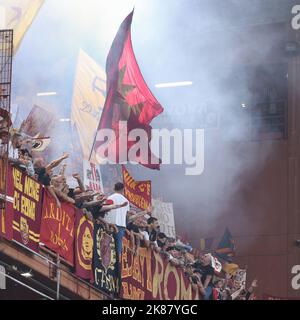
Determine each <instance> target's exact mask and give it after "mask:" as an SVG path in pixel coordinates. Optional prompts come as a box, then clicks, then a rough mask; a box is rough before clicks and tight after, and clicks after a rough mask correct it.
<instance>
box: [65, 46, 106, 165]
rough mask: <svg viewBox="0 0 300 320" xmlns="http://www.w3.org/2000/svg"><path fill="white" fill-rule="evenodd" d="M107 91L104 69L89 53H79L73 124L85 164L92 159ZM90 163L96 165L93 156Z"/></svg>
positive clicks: (72, 115)
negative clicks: (94, 141) (93, 146)
mask: <svg viewBox="0 0 300 320" xmlns="http://www.w3.org/2000/svg"><path fill="white" fill-rule="evenodd" d="M105 87H106V74H105V71H104V69H103V68H102V67H101V66H100V65H99V64H98V63H97V62H96V61H94V60H93V59H92V58H91V57H90V56H89V55H88V54H87V53H86V52H84V51H83V50H80V51H79V56H78V62H77V69H76V75H75V80H74V89H73V100H72V111H71V121H72V125H73V126H75V127H76V129H77V132H78V136H79V142H80V144H81V149H82V153H83V157H84V159H86V160H88V158H89V155H90V151H91V149H92V144H93V140H94V137H95V134H96V130H97V126H98V123H99V120H100V117H101V113H102V109H103V106H104V102H105ZM79 142H77V143H79ZM91 162H93V163H95V164H96V163H97V162H96V159H95V156H94V154H92V157H91Z"/></svg>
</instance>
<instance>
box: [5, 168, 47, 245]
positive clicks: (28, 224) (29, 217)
mask: <svg viewBox="0 0 300 320" xmlns="http://www.w3.org/2000/svg"><path fill="white" fill-rule="evenodd" d="M9 172H10V173H11V175H12V177H11V176H9V177H8V180H9V181H10V182H11V181H12V183H8V187H9V189H11V188H12V189H11V190H9V189H8V194H13V212H11V213H10V212H9V211H10V208H11V206H8V207H7V209H6V211H7V214H8V215H10V216H12V217H13V239H14V240H16V241H18V242H20V243H22V244H24V245H25V246H27V247H28V248H30V249H32V250H34V251H38V248H39V241H40V226H41V212H42V197H43V190H44V189H43V187H42V185H41V184H39V183H38V182H37V181H35V180H34V179H32V178H31V177H29V176H28V175H27V174H26V173H25V172H22V171H21V169H19V168H16V167H14V166H9ZM10 173H9V175H10Z"/></svg>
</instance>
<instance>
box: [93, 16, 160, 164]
mask: <svg viewBox="0 0 300 320" xmlns="http://www.w3.org/2000/svg"><path fill="white" fill-rule="evenodd" d="M132 16H133V11H132V12H131V13H130V14H129V15H128V16H127V17H126V19H125V20H124V21H123V23H122V24H121V26H120V28H119V30H118V33H117V35H116V37H115V39H114V41H113V43H112V46H111V48H110V51H109V54H108V57H107V60H106V75H107V96H106V100H105V105H104V108H103V112H102V116H101V119H100V122H99V126H98V132H99V130H101V129H112V130H113V132H114V134H115V138H114V139H111V140H110V141H109V142H108V143H106V142H105V143H106V145H107V148H106V149H107V153H106V154H104V157H106V158H108V159H109V160H111V161H114V160H116V162H117V163H121V162H122V160H123V159H125V161H127V160H128V150H129V149H130V148H131V147H132V146H133V145H134V144H135V141H134V142H133V141H129V139H128V133H126V132H124V131H125V130H124V126H125V125H124V123H125V124H126V126H127V132H130V131H131V130H133V129H143V130H144V132H145V133H146V138H147V141H146V142H147V146H146V150H147V151H148V154H147V158H145V156H144V153H143V152H140V153H139V152H138V151H137V153H136V159H132V158H131V159H130V160H131V161H135V162H138V163H140V164H142V165H144V166H146V167H148V168H151V169H159V161H157V159H156V161H150V159H151V155H152V154H151V151H150V147H149V142H150V140H151V129H152V128H151V126H150V123H151V121H152V119H153V118H155V117H156V116H157V115H159V114H160V113H161V112H162V111H163V108H162V106H161V105H160V104H159V102H158V101H157V100H156V98H155V97H154V96H153V94H152V93H151V91H150V90H149V88H148V87H147V84H146V83H145V81H144V79H143V76H142V74H141V71H140V69H139V66H138V64H137V61H136V59H135V56H134V52H133V48H132V43H131V31H130V29H131V22H132ZM124 138H125V142H126V141H127V146H126V143H120V141H124V140H123V139H124ZM103 145H104V141H101V140H100V138H99V134H98V135H97V137H96V140H95V144H94V147H95V150H96V153H97V156H98V159H99V162H101V156H102V158H103V155H101V154H100V152H99V150H100V149H99V147H100V146H103ZM110 152H111V153H110ZM110 155H112V157H111V158H112V159H110ZM152 157H153V158H152V159H154V158H155V157H154V156H153V155H152ZM121 159H122V160H121Z"/></svg>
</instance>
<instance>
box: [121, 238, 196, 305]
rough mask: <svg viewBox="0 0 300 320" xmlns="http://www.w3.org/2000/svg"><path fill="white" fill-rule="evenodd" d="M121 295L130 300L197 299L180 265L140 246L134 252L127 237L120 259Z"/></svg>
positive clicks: (124, 239)
mask: <svg viewBox="0 0 300 320" xmlns="http://www.w3.org/2000/svg"><path fill="white" fill-rule="evenodd" d="M121 259H122V260H121V266H122V271H121V272H122V273H121V285H122V286H121V297H122V298H123V299H131V300H199V293H198V292H197V291H194V290H193V289H192V285H191V283H190V281H189V280H188V279H187V278H186V276H185V275H184V272H183V270H182V269H181V268H177V267H174V266H172V265H171V264H170V263H168V262H167V261H166V260H165V259H164V258H163V257H162V256H161V255H160V254H159V253H155V252H153V251H152V250H150V249H146V248H139V249H138V253H137V254H136V255H134V254H133V251H132V246H131V243H130V241H129V239H128V238H127V237H124V238H123V251H122V258H121Z"/></svg>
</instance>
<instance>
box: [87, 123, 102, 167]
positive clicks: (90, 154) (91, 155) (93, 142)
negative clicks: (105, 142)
mask: <svg viewBox="0 0 300 320" xmlns="http://www.w3.org/2000/svg"><path fill="white" fill-rule="evenodd" d="M99 123H100V122H99ZM98 128H99V125H98V127H97V130H96V133H95V136H94V140H93V144H92V148H91V151H90V155H89V161H90V160H91V157H92V153H93V149H94V145H95V142H96V138H97V133H98Z"/></svg>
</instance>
